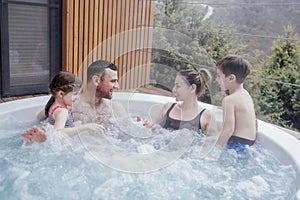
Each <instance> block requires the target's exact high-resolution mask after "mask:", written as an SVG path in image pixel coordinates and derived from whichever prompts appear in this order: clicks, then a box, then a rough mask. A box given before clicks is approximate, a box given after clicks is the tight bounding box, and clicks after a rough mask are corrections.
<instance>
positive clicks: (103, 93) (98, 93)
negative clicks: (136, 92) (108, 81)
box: [96, 86, 112, 99]
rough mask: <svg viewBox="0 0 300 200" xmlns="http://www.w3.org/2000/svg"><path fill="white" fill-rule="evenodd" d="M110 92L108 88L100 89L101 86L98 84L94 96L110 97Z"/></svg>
mask: <svg viewBox="0 0 300 200" xmlns="http://www.w3.org/2000/svg"><path fill="white" fill-rule="evenodd" d="M110 92H111V91H110V90H108V91H105V90H103V89H102V87H101V86H98V87H97V88H96V97H97V98H105V99H112V95H111V93H110Z"/></svg>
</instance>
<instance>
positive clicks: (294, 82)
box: [258, 26, 300, 130]
mask: <svg viewBox="0 0 300 200" xmlns="http://www.w3.org/2000/svg"><path fill="white" fill-rule="evenodd" d="M283 38H290V39H283ZM292 38H299V35H297V34H295V33H294V30H293V28H292V27H291V26H287V28H286V29H285V34H284V35H283V36H281V37H279V39H277V40H275V41H274V43H273V47H272V52H273V54H272V55H271V56H270V58H269V59H268V60H267V61H266V62H265V63H263V64H262V66H261V70H262V71H261V73H260V79H261V80H262V81H261V82H260V84H259V85H260V86H259V87H260V98H259V100H258V103H259V106H260V111H261V113H262V114H263V116H264V119H265V120H267V121H269V122H271V123H274V124H278V125H281V126H284V127H288V128H293V129H297V130H300V86H299V85H300V84H299V83H300V82H299V80H300V74H299V72H300V51H299V41H298V40H293V39H292Z"/></svg>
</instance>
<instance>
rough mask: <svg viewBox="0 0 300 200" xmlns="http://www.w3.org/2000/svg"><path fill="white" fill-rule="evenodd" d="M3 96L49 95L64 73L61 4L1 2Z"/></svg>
mask: <svg viewBox="0 0 300 200" xmlns="http://www.w3.org/2000/svg"><path fill="white" fill-rule="evenodd" d="M0 8H1V9H2V11H3V12H2V17H1V18H0V20H2V21H1V23H2V27H1V34H0V35H1V59H0V60H1V97H9V96H21V95H30V94H38V93H47V92H48V84H49V81H50V78H51V77H53V75H54V74H55V73H57V72H58V71H59V70H61V1H59V0H22V1H21V0H14V1H10V0H4V1H1V7H0Z"/></svg>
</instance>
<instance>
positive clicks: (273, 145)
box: [0, 92, 300, 199]
mask: <svg viewBox="0 0 300 200" xmlns="http://www.w3.org/2000/svg"><path fill="white" fill-rule="evenodd" d="M48 99H49V96H40V97H33V98H28V99H21V100H15V101H11V102H6V103H0V117H1V119H3V118H5V117H6V116H7V114H10V115H13V116H14V117H15V118H16V119H17V120H28V119H33V118H36V116H37V113H38V112H39V111H40V110H41V109H42V108H43V107H44V105H45V104H46V102H47V101H48ZM113 99H114V100H118V101H119V100H120V102H122V103H123V104H124V105H125V107H126V104H127V103H128V102H131V101H134V102H136V104H134V106H135V109H136V110H139V109H140V110H142V109H143V108H138V106H143V104H144V103H146V105H147V103H152V104H153V103H154V104H156V103H157V104H164V103H166V102H169V101H174V98H172V97H165V96H159V95H151V94H142V93H126V92H115V93H114V97H113ZM204 106H205V107H210V108H212V106H211V105H208V104H204ZM258 141H259V142H260V143H261V144H262V145H263V146H264V147H265V148H267V149H270V150H271V151H272V152H274V155H275V156H276V157H277V158H278V159H279V160H280V161H281V162H282V163H283V164H291V165H292V166H293V167H294V169H295V171H296V184H297V188H298V192H297V197H296V198H297V199H300V156H297V155H298V154H299V152H300V141H299V140H297V139H296V138H295V137H293V136H291V135H289V134H287V133H286V132H284V131H283V130H281V129H279V128H277V127H276V126H274V125H272V124H269V123H266V122H263V121H260V120H259V121H258Z"/></svg>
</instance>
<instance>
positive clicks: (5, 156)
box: [0, 117, 296, 200]
mask: <svg viewBox="0 0 300 200" xmlns="http://www.w3.org/2000/svg"><path fill="white" fill-rule="evenodd" d="M32 124H34V122H33V121H27V122H18V121H15V120H14V119H13V118H10V117H8V119H5V120H2V121H0V130H1V131H0V171H1V172H0V199H262V200H265V199H285V200H288V199H294V198H295V194H296V186H295V172H294V170H293V168H292V167H291V166H287V165H283V164H281V163H280V162H279V161H278V160H277V159H276V158H275V157H274V156H273V155H272V153H271V152H270V151H268V150H266V149H264V148H262V147H261V146H260V145H259V144H256V145H254V147H251V148H249V149H248V154H243V155H241V154H237V153H236V152H235V151H234V150H227V151H221V150H219V149H217V148H214V149H213V150H212V151H211V152H210V153H209V154H208V155H205V156H202V157H201V156H199V152H200V153H201V151H199V149H201V148H200V147H199V145H201V144H202V143H203V141H204V140H203V138H204V137H203V136H201V135H195V138H196V139H195V140H194V141H193V143H192V144H191V145H190V146H189V148H188V149H187V150H186V152H185V153H184V154H183V155H181V156H180V158H179V159H177V160H175V161H174V162H172V163H171V164H169V165H168V166H165V167H162V168H160V169H158V170H154V171H153V172H148V173H125V172H122V171H120V170H114V169H112V168H110V167H108V166H106V165H104V164H102V163H101V162H100V161H99V160H97V159H95V157H94V156H93V155H92V154H91V153H90V152H89V149H87V148H86V147H83V145H82V140H81V139H80V138H79V137H74V138H71V139H70V138H68V137H64V136H63V135H59V134H57V133H56V134H55V132H54V131H53V132H52V133H51V134H50V136H49V139H48V141H47V142H45V143H43V144H34V145H24V144H22V143H21V142H20V139H21V137H20V132H21V131H22V130H25V129H26V128H27V127H30V126H31V125H32ZM127 128H128V127H127ZM131 128H132V127H131ZM108 129H109V133H107V134H106V135H104V136H103V137H104V138H106V139H107V141H109V142H110V143H112V144H113V145H114V146H116V147H117V148H119V149H121V150H122V151H131V152H135V153H136V152H143V153H147V152H151V151H153V152H155V151H158V150H159V149H161V148H164V147H165V146H167V144H168V142H169V141H170V140H172V138H174V137H176V136H175V135H174V133H168V132H164V131H161V132H159V133H157V134H156V135H154V136H152V137H150V138H146V139H141V138H137V137H131V136H128V135H126V134H122V130H123V132H124V130H125V132H126V128H125V127H124V129H122V130H121V131H120V130H119V131H120V134H119V135H118V134H116V133H117V129H120V127H113V126H111V127H108ZM137 129H138V130H141V129H140V127H138V128H137ZM50 132H51V131H50ZM172 134H173V135H172ZM145 141H147V142H145ZM139 144H140V145H139ZM118 145H119V146H118ZM169 150H170V149H169ZM202 153H203V152H202ZM203 155H204V154H203ZM120 168H122V166H120Z"/></svg>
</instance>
